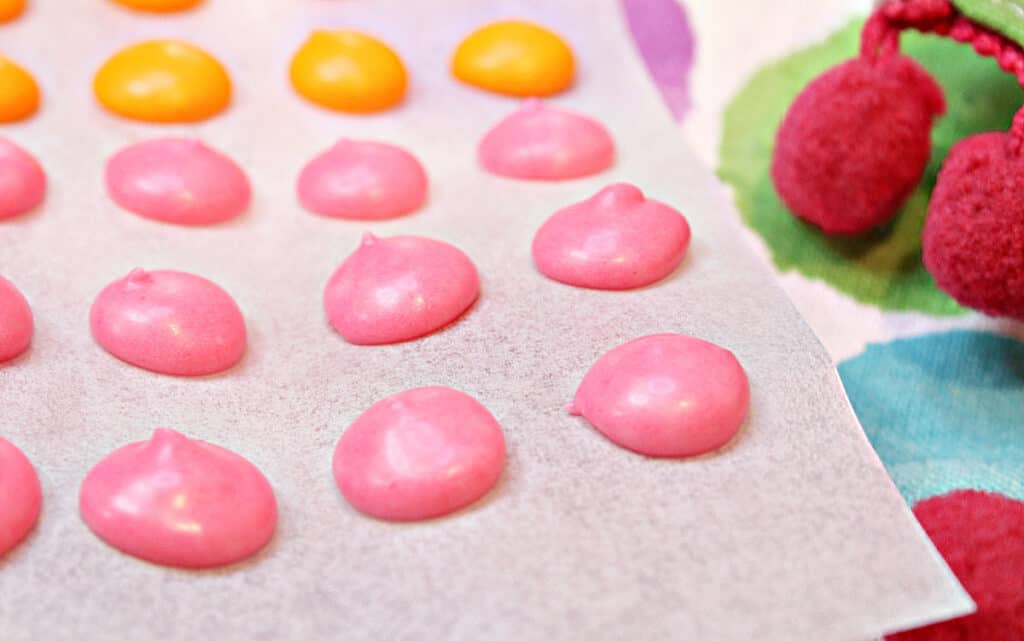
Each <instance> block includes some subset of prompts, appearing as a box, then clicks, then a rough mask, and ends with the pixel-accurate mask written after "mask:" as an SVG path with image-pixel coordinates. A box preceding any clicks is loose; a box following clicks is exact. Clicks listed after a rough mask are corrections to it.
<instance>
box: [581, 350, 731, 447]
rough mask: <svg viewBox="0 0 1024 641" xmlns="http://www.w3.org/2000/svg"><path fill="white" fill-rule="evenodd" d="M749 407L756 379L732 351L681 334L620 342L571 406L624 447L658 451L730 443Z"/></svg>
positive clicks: (601, 360) (589, 375)
mask: <svg viewBox="0 0 1024 641" xmlns="http://www.w3.org/2000/svg"><path fill="white" fill-rule="evenodd" d="M749 406H750V385H749V383H748V382H747V375H746V373H745V372H744V371H743V367H742V366H741V365H740V363H739V361H737V360H736V357H735V356H733V354H732V352H730V351H728V350H726V349H723V348H721V347H718V346H717V345H714V344H712V343H709V342H707V341H702V340H700V339H699V338H693V337H691V336H684V335H682V334H654V335H651V336H644V337H643V338H638V339H636V340H633V341H630V342H628V343H626V344H624V345H620V346H619V347H616V348H615V349H613V350H611V351H609V352H608V353H606V354H605V355H604V356H602V357H601V358H599V359H598V360H597V362H596V363H594V365H593V367H591V368H590V370H589V371H588V372H587V374H586V376H584V377H583V382H582V383H581V384H580V387H579V389H578V390H577V391H576V397H575V398H574V399H573V402H572V404H571V405H570V407H569V412H570V413H572V414H576V415H582V416H583V417H585V418H586V419H587V420H588V421H590V423H591V424H592V425H593V426H594V427H596V428H597V430H598V431H599V432H601V433H602V434H604V435H605V436H607V437H608V438H609V439H610V440H612V441H613V442H615V443H616V444H618V445H621V446H622V447H625V448H627V449H630V450H633V451H634V452H639V453H640V454H646V455H647V456H659V457H684V456H694V455H696V454H702V453H704V452H710V451H712V450H715V449H718V448H719V447H721V446H722V445H725V443H726V442H728V441H729V439H731V438H732V437H733V435H734V434H736V432H737V430H739V428H740V425H741V424H742V423H743V420H744V419H745V418H746V416H747V411H748V409H749Z"/></svg>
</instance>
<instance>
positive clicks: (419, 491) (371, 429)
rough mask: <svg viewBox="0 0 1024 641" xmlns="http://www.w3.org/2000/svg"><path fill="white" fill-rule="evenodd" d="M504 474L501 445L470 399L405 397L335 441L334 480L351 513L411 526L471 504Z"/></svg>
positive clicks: (440, 390)
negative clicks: (354, 511)
mask: <svg viewBox="0 0 1024 641" xmlns="http://www.w3.org/2000/svg"><path fill="white" fill-rule="evenodd" d="M504 467H505V437H504V436H503V435H502V432H501V426H499V425H498V422H497V421H496V420H494V417H493V416H491V414H490V412H488V411H487V409H486V408H485V407H484V406H483V405H481V404H480V403H478V402H477V401H476V400H475V399H473V397H471V396H468V395H467V394H463V393H462V392H459V391H456V390H453V389H450V388H447V387H420V388H417V389H411V390H407V391H405V392H401V393H399V394H395V395H394V396H389V397H388V398H386V399H384V400H382V401H380V402H378V403H376V404H374V405H373V406H372V407H370V409H368V410H366V411H365V412H364V413H363V414H362V415H361V416H360V417H359V418H358V419H356V421H355V422H354V423H352V425H350V426H349V427H348V429H347V430H345V433H344V434H343V435H342V436H341V439H340V440H339V441H338V446H337V448H336V449H335V451H334V478H335V481H337V483H338V488H339V489H340V490H341V492H342V494H343V495H344V496H345V499H346V500H348V502H349V503H351V504H352V505H353V506H354V507H355V508H356V509H358V510H359V511H361V512H364V513H366V514H369V515H371V516H375V517H377V518H380V519H388V520H394V521H417V520H421V519H429V518H434V517H437V516H442V515H444V514H449V513H451V512H454V511H456V510H458V509H460V508H463V507H466V506H467V505H469V504H471V503H473V502H475V501H476V500H478V499H479V498H480V497H482V496H483V495H485V494H487V492H488V491H490V489H491V488H492V487H494V484H495V483H497V481H498V478H499V477H500V476H501V473H502V470H503V469H504Z"/></svg>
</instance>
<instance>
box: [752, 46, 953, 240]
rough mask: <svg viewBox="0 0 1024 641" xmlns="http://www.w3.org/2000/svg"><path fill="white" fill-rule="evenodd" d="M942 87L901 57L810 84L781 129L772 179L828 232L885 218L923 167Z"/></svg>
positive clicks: (853, 229) (864, 62)
mask: <svg viewBox="0 0 1024 641" xmlns="http://www.w3.org/2000/svg"><path fill="white" fill-rule="evenodd" d="M945 108H946V107H945V100H944V99H943V96H942V89H940V88H939V85H937V84H936V83H935V80H933V79H932V77H931V76H930V75H929V74H928V72H927V71H925V70H924V69H923V68H922V67H921V66H920V65H918V64H917V63H916V62H914V61H913V60H911V59H910V58H907V57H906V56H902V55H892V56H887V57H883V58H880V59H878V60H875V61H874V62H872V61H869V60H868V59H865V58H855V59H853V60H850V61H847V62H844V63H843V64H841V65H839V66H837V67H834V68H832V69H830V70H829V71H827V72H825V73H824V74H822V75H821V76H819V77H817V78H816V79H815V80H814V81H813V82H811V83H810V84H808V85H807V86H806V87H805V88H804V90H803V91H802V92H801V93H800V95H799V96H797V98H796V100H795V101H794V102H793V104H792V105H791V106H790V108H789V112H788V113H787V114H786V117H785V119H784V120H783V121H782V126H781V127H779V131H778V134H777V136H776V141H775V153H774V157H773V158H772V179H773V180H774V181H775V188H776V189H777V190H778V192H779V195H780V196H781V197H782V200H783V201H784V202H785V203H786V205H787V206H788V207H789V209H790V210H791V211H792V212H793V213H794V214H796V215H797V216H798V217H800V218H803V219H804V220H806V221H808V222H810V223H813V224H814V225H817V226H818V227H820V228H821V229H822V230H823V231H825V232H826V233H835V234H855V233H860V232H863V231H867V230H868V229H871V228H872V227H874V226H876V225H879V224H881V223H884V222H886V221H887V220H889V219H890V218H892V216H893V215H894V214H895V213H896V211H897V210H898V209H899V207H900V205H901V204H903V201H904V200H906V198H907V196H909V195H910V192H911V191H913V189H914V187H915V186H916V185H917V182H918V181H919V180H920V179H921V174H922V173H924V169H925V166H926V165H927V163H928V158H929V156H930V154H931V126H932V120H933V119H934V118H935V116H937V115H939V114H941V113H943V112H944V111H945Z"/></svg>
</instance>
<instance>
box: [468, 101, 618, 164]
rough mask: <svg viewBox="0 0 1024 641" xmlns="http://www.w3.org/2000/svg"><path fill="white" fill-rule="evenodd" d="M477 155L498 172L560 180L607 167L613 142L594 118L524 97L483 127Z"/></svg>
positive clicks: (612, 159) (611, 156)
mask: <svg viewBox="0 0 1024 641" xmlns="http://www.w3.org/2000/svg"><path fill="white" fill-rule="evenodd" d="M477 156H478V157H479V159H480V163H481V164H482V165H483V166H484V168H485V169H487V171H489V172H491V173H494V174H498V175H499V176H508V177H510V178H523V179H527V180H564V179H568V178H579V177H582V176H590V175H592V174H596V173H599V172H601V171H604V170H605V169H607V168H608V167H610V166H611V164H612V162H614V160H615V143H614V142H612V137H611V135H610V134H609V133H608V130H607V129H605V128H604V126H603V125H601V123H599V122H597V121H596V120H594V119H592V118H588V117H586V116H582V115H580V114H577V113H573V112H571V111H566V110H564V109H555V108H554V107H548V106H547V105H544V104H542V103H541V102H540V101H539V100H536V99H530V100H527V101H526V102H525V103H523V105H522V107H520V108H519V110H518V111H516V112H515V113H513V114H512V115H511V116H508V117H507V118H505V119H504V120H502V121H501V122H499V123H498V124H497V125H495V126H494V128H492V129H491V130H490V131H489V132H487V135H485V136H484V138H483V140H481V141H480V145H479V147H478V149H477Z"/></svg>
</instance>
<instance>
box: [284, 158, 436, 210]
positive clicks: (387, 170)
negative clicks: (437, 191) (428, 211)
mask: <svg viewBox="0 0 1024 641" xmlns="http://www.w3.org/2000/svg"><path fill="white" fill-rule="evenodd" d="M297 191H298V195H299V201H300V202H301V203H302V206H303V207H305V208H306V209H308V210H309V211H312V212H314V213H317V214H320V215H322V216H329V217H332V218H349V219H361V220H380V219H385V218H395V217H397V216H402V215H405V214H408V213H410V212H412V211H415V210H416V209H419V208H420V206H422V205H423V202H424V201H425V200H426V198H427V174H426V172H425V171H424V170H423V166H422V165H421V164H420V162H419V161H418V160H417V159H416V157H415V156H413V155H412V154H410V153H409V152H407V151H405V150H404V149H402V148H401V147H396V146H395V145H389V144H385V143H381V142H372V141H367V140H349V139H346V138H343V139H341V140H339V141H338V142H337V143H336V144H335V145H334V146H333V147H331V148H330V149H328V150H327V151H325V152H323V153H322V154H320V155H319V156H317V157H315V158H313V159H312V160H311V161H309V164H307V165H306V166H305V167H304V168H303V170H302V173H301V174H300V175H299V180H298V186H297Z"/></svg>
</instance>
